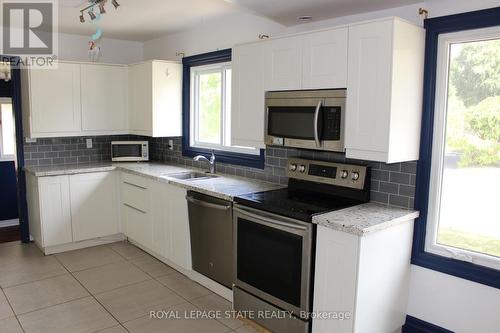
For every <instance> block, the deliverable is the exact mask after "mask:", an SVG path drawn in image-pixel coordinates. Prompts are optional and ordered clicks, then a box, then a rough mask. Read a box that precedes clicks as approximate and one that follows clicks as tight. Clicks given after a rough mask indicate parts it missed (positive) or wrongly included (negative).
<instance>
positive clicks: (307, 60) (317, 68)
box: [302, 28, 348, 89]
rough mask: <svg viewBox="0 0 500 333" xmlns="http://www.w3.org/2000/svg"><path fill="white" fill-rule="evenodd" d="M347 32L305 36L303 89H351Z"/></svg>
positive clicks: (326, 32)
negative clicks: (348, 75)
mask: <svg viewBox="0 0 500 333" xmlns="http://www.w3.org/2000/svg"><path fill="white" fill-rule="evenodd" d="M347 31H348V30H347V28H341V29H335V30H327V31H321V32H316V33H312V34H308V35H305V36H304V49H303V67H302V79H303V83H302V87H303V89H332V88H345V87H347Z"/></svg>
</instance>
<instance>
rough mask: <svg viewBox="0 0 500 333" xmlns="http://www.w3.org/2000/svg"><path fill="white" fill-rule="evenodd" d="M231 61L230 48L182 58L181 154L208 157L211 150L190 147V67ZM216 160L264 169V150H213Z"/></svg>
mask: <svg viewBox="0 0 500 333" xmlns="http://www.w3.org/2000/svg"><path fill="white" fill-rule="evenodd" d="M228 61H231V49H226V50H221V51H214V52H210V53H204V54H199V55H194V56H191V57H185V58H184V59H182V65H183V73H182V76H183V84H182V133H183V134H182V155H183V156H189V157H194V156H196V155H203V156H205V157H209V155H210V154H211V152H212V150H211V149H205V148H197V147H191V146H190V143H189V138H190V132H189V131H190V102H191V98H190V92H191V82H190V81H191V67H194V66H202V65H209V64H215V63H221V62H228ZM215 155H216V157H217V161H219V162H222V163H229V164H235V165H242V166H247V167H251V168H258V169H264V165H265V150H264V149H261V150H260V154H259V155H251V154H242V153H234V152H228V151H223V150H215Z"/></svg>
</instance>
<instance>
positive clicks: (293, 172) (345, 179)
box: [287, 158, 367, 190]
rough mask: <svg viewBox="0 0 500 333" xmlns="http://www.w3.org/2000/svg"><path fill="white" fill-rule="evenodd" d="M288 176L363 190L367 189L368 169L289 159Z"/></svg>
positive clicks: (359, 166) (353, 165)
mask: <svg viewBox="0 0 500 333" xmlns="http://www.w3.org/2000/svg"><path fill="white" fill-rule="evenodd" d="M287 165H288V171H287V176H288V177H289V178H295V179H300V180H307V181H311V182H318V183H324V184H330V185H336V186H343V187H350V188H355V189H360V190H362V189H363V188H364V187H365V180H366V173H367V167H366V166H363V165H356V164H345V163H334V162H324V161H312V160H305V159H300V158H290V159H288V163H287Z"/></svg>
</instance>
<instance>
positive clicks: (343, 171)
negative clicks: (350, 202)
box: [340, 170, 349, 179]
mask: <svg viewBox="0 0 500 333" xmlns="http://www.w3.org/2000/svg"><path fill="white" fill-rule="evenodd" d="M347 176H349V171H347V170H342V171H340V178H342V179H346V178H347Z"/></svg>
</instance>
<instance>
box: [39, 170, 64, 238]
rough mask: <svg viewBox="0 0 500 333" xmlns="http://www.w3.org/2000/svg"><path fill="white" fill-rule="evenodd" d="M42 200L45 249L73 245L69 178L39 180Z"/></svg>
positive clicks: (41, 214) (44, 178)
mask: <svg viewBox="0 0 500 333" xmlns="http://www.w3.org/2000/svg"><path fill="white" fill-rule="evenodd" d="M38 190H39V200H40V222H41V224H42V225H41V230H42V234H41V236H42V239H41V240H40V241H41V244H42V246H44V247H47V246H54V245H60V244H65V243H71V242H72V241H73V235H72V232H71V208H70V206H71V203H70V194H69V177H68V176H57V177H42V178H39V179H38Z"/></svg>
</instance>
